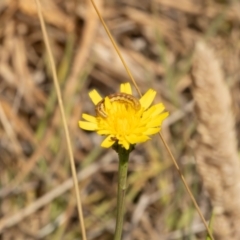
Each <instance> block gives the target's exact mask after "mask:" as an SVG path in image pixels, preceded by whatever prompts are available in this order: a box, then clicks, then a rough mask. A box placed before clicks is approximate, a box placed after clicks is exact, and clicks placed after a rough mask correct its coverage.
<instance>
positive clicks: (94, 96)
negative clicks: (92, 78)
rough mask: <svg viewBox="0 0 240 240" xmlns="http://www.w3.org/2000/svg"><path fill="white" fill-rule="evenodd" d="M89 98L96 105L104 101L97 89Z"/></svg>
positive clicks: (90, 93)
mask: <svg viewBox="0 0 240 240" xmlns="http://www.w3.org/2000/svg"><path fill="white" fill-rule="evenodd" d="M89 97H90V98H91V99H92V101H93V103H94V104H95V105H97V104H98V103H99V102H100V101H101V100H102V97H101V96H100V94H99V93H98V92H97V91H96V90H95V89H94V90H92V91H91V92H89Z"/></svg>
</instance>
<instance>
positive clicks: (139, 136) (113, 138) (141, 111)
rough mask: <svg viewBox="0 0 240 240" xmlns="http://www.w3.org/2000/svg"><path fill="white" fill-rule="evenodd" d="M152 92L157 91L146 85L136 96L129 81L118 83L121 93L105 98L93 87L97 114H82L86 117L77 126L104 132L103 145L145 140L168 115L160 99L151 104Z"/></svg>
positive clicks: (154, 93)
mask: <svg viewBox="0 0 240 240" xmlns="http://www.w3.org/2000/svg"><path fill="white" fill-rule="evenodd" d="M155 95H156V91H154V90H153V89H149V90H148V91H147V92H146V93H145V94H144V95H143V96H142V97H141V98H140V99H137V98H136V97H134V96H133V95H132V89H131V85H130V84H129V83H124V84H121V86H120V93H115V94H111V95H109V96H106V97H105V98H102V97H101V96H100V95H99V93H98V92H97V91H96V90H92V91H91V92H90V93H89V96H90V98H91V100H92V101H93V103H94V104H95V105H96V107H95V109H96V116H91V115H88V114H85V113H84V114H82V118H83V119H84V120H86V121H79V127H80V128H82V129H85V130H89V131H96V132H97V133H98V134H99V135H107V137H106V138H105V140H104V141H103V142H102V144H101V146H102V147H105V148H109V147H111V146H112V145H113V144H114V143H116V142H117V143H118V144H119V145H121V146H123V147H124V148H125V149H127V150H128V149H129V148H130V145H133V144H136V143H141V142H145V141H147V140H149V139H150V137H149V136H150V135H153V134H156V133H158V132H159V131H160V129H161V125H162V122H163V120H164V119H165V118H166V117H167V116H168V115H169V113H168V112H166V111H164V110H165V107H164V105H163V104H162V103H159V104H156V105H153V106H151V107H150V105H151V104H152V102H153V100H154V98H155Z"/></svg>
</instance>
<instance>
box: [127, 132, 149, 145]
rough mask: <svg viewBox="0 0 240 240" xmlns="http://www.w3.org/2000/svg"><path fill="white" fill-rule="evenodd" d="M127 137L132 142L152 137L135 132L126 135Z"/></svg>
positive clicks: (144, 140)
mask: <svg viewBox="0 0 240 240" xmlns="http://www.w3.org/2000/svg"><path fill="white" fill-rule="evenodd" d="M126 138H127V140H128V141H129V142H130V143H131V144H135V143H140V142H146V141H147V140H149V139H150V138H149V137H148V136H144V135H140V136H138V135H133V134H131V135H130V136H126Z"/></svg>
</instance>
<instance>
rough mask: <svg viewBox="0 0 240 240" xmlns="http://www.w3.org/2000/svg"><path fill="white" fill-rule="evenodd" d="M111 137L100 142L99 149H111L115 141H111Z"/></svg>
mask: <svg viewBox="0 0 240 240" xmlns="http://www.w3.org/2000/svg"><path fill="white" fill-rule="evenodd" d="M111 137H113V135H109V136H107V137H106V138H105V139H104V140H103V141H102V143H101V147H104V148H109V147H111V146H112V145H113V144H114V143H115V141H113V140H112V139H111Z"/></svg>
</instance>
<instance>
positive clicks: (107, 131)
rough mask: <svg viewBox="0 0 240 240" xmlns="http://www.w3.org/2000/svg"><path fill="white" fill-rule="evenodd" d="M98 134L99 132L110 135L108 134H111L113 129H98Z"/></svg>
mask: <svg viewBox="0 0 240 240" xmlns="http://www.w3.org/2000/svg"><path fill="white" fill-rule="evenodd" d="M97 134H99V135H108V134H111V131H109V130H108V129H103V130H99V131H97Z"/></svg>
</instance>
